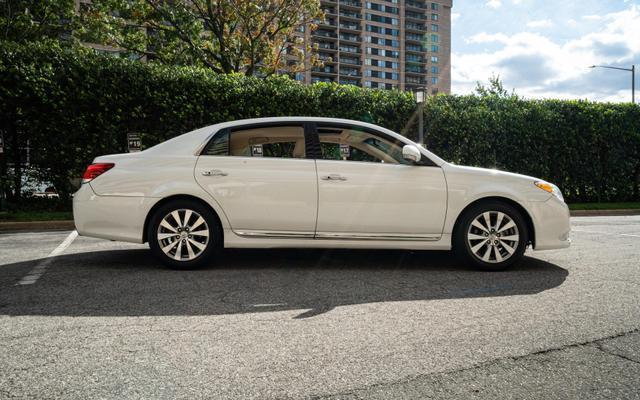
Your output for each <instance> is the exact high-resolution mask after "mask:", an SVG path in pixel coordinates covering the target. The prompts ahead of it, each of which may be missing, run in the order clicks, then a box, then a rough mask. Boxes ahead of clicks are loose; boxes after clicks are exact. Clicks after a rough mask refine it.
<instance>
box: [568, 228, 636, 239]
mask: <svg viewBox="0 0 640 400" xmlns="http://www.w3.org/2000/svg"><path fill="white" fill-rule="evenodd" d="M571 232H581V233H593V234H596V235H609V236H627V237H635V238H640V235H633V234H630V233H612V232H600V231H588V230H582V229H572V230H571Z"/></svg>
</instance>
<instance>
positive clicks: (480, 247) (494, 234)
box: [467, 211, 520, 264]
mask: <svg viewBox="0 0 640 400" xmlns="http://www.w3.org/2000/svg"><path fill="white" fill-rule="evenodd" d="M519 241H520V234H519V232H518V226H517V225H516V223H515V221H514V220H513V219H512V218H511V217H509V215H507V214H505V213H503V212H500V211H485V212H483V213H481V214H480V215H478V216H476V217H475V218H474V219H473V220H472V221H471V224H470V225H469V229H468V231H467V243H468V245H469V249H470V250H471V253H473V255H474V256H475V257H477V258H478V259H479V260H482V261H484V262H486V263H491V264H496V263H501V262H504V261H506V260H508V259H509V258H511V256H513V255H514V254H515V253H516V250H517V248H518V245H519Z"/></svg>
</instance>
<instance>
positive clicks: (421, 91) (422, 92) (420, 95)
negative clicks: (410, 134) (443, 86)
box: [414, 87, 427, 147]
mask: <svg viewBox="0 0 640 400" xmlns="http://www.w3.org/2000/svg"><path fill="white" fill-rule="evenodd" d="M414 93H415V96H416V103H418V144H419V145H421V146H422V147H424V101H425V100H426V97H427V90H426V88H424V87H418V88H416V89H415V91H414Z"/></svg>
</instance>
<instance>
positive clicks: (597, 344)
mask: <svg viewBox="0 0 640 400" xmlns="http://www.w3.org/2000/svg"><path fill="white" fill-rule="evenodd" d="M638 332H640V328H636V329H632V330H630V331H625V332H621V333H617V334H614V335H610V336H605V337H603V338H600V339H595V340H589V341H585V342H579V343H572V344H567V345H564V346H558V347H551V348H548V349H544V350H539V351H534V352H532V353H528V354H524V355H521V356H508V357H501V358H496V359H493V360H489V361H484V362H480V363H478V364H475V365H472V366H469V367H464V368H458V369H450V370H444V371H439V372H431V373H427V374H419V375H414V376H410V377H407V378H404V379H399V380H396V381H390V382H381V383H375V384H372V385H367V386H363V387H360V388H357V389H353V390H350V391H347V392H339V393H331V394H322V395H315V396H310V399H312V400H323V399H329V398H334V397H339V398H342V397H350V398H356V399H363V398H362V397H361V396H359V395H358V392H364V391H367V390H370V389H375V388H382V387H386V386H392V385H397V384H404V383H410V382H414V381H417V380H419V379H422V378H426V377H431V376H436V375H451V374H454V373H458V372H466V371H473V370H478V369H482V368H486V367H489V366H492V365H495V364H498V363H500V362H502V361H507V360H510V361H518V360H523V359H526V358H530V357H535V356H538V355H542V354H549V353H555V352H561V351H563V350H567V349H572V348H578V347H584V346H590V347H592V348H596V349H598V350H600V351H602V352H603V353H606V354H609V355H613V356H617V357H620V358H622V359H624V360H627V361H630V362H633V363H636V364H640V362H639V361H636V360H633V359H630V358H628V357H625V356H623V355H620V354H616V353H611V352H609V351H607V350H605V349H603V348H602V347H601V346H602V342H605V341H608V340H613V339H617V338H620V337H624V336H628V335H632V334H634V333H638Z"/></svg>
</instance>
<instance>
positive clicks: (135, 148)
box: [127, 132, 142, 153]
mask: <svg viewBox="0 0 640 400" xmlns="http://www.w3.org/2000/svg"><path fill="white" fill-rule="evenodd" d="M127 146H128V148H129V153H137V152H139V151H141V147H142V138H141V137H140V134H139V133H135V132H130V133H127Z"/></svg>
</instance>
